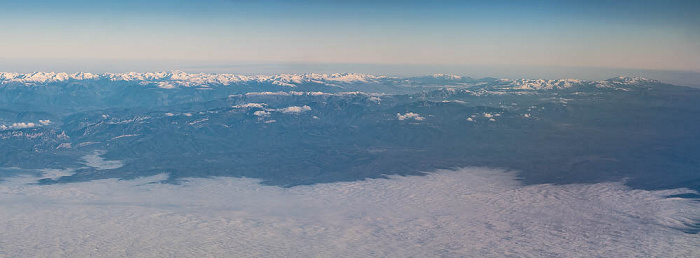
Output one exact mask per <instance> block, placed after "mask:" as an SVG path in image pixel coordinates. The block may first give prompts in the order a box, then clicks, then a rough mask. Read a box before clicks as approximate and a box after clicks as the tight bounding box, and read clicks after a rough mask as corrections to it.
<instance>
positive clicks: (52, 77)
mask: <svg viewBox="0 0 700 258" xmlns="http://www.w3.org/2000/svg"><path fill="white" fill-rule="evenodd" d="M102 80H106V81H111V82H120V81H121V82H135V83H139V84H142V85H155V86H157V87H159V88H163V89H174V88H178V87H209V86H228V85H237V84H250V83H263V84H271V85H277V86H288V87H296V86H297V85H300V84H305V83H312V84H321V85H327V86H338V85H343V84H381V83H385V84H394V85H413V84H416V83H419V84H430V83H431V82H433V83H434V80H440V81H441V83H450V82H452V83H459V84H461V85H462V86H478V85H484V84H489V85H490V86H492V87H493V88H499V89H513V90H552V89H563V88H572V87H576V86H594V87H598V88H614V87H617V86H630V85H638V84H645V83H658V81H655V80H649V79H645V78H641V77H617V78H612V79H608V80H603V81H585V80H577V79H516V80H512V79H499V80H492V79H488V78H485V79H474V78H471V77H463V76H457V75H447V74H434V75H432V76H422V77H407V78H399V77H390V76H377V75H369V74H356V73H334V74H315V73H306V74H279V75H237V74H208V73H185V72H182V71H171V72H146V73H139V72H128V73H103V74H92V73H83V72H79V73H72V74H71V73H62V72H58V73H57V72H34V73H24V74H22V73H10V72H0V85H5V84H10V83H20V84H24V85H27V86H31V85H39V84H50V83H61V82H81V81H82V82H97V81H102ZM443 86H450V85H443Z"/></svg>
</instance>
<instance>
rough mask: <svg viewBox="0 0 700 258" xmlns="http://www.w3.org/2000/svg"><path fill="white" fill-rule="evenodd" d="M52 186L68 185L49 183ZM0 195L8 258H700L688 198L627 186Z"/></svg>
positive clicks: (196, 185)
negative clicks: (686, 229)
mask: <svg viewBox="0 0 700 258" xmlns="http://www.w3.org/2000/svg"><path fill="white" fill-rule="evenodd" d="M49 172H50V173H48V172H47V175H46V176H47V177H56V176H57V175H62V174H61V173H62V172H57V171H49ZM36 179H37V178H31V177H17V178H11V179H9V180H6V181H4V182H3V183H0V206H1V207H2V209H0V256H4V255H6V256H9V257H15V256H17V257H47V256H68V257H96V256H99V257H114V256H139V257H153V256H161V257H162V256H186V257H203V256H207V257H209V256H213V257H232V256H235V257H310V256H321V257H373V256H388V257H408V256H415V257H430V256H447V257H459V256H466V257H484V256H486V257H489V256H498V257H502V256H516V257H523V256H546V257H551V256H557V257H558V256H569V257H570V256H605V257H631V256H644V257H649V256H659V257H679V256H686V257H697V256H698V255H700V236H699V235H693V234H685V233H682V232H681V231H679V230H677V229H675V228H681V227H684V225H685V224H687V223H691V222H692V221H693V220H692V219H695V218H698V216H700V203H698V202H693V201H690V200H687V199H680V198H665V196H667V195H670V194H677V193H684V192H687V191H686V190H667V191H643V190H632V189H629V188H627V187H625V186H624V185H622V184H621V183H600V184H589V185H532V186H523V185H521V184H519V183H518V181H517V180H515V174H514V173H513V172H504V171H499V170H491V169H480V168H467V169H461V170H458V171H438V172H436V173H432V174H429V175H428V176H424V177H420V176H411V177H392V178H391V179H371V180H367V181H361V182H344V183H332V184H320V185H312V186H299V187H293V188H289V189H283V188H279V187H272V186H263V185H260V184H258V181H256V180H253V179H239V178H210V179H191V180H189V181H188V182H185V183H184V184H182V185H169V184H158V183H152V182H157V181H159V180H163V179H166V176H165V175H160V176H155V177H150V178H141V179H137V180H131V181H119V180H116V179H109V180H99V181H93V182H84V183H73V184H61V185H50V186H40V185H26V184H25V183H27V182H32V181H33V180H36Z"/></svg>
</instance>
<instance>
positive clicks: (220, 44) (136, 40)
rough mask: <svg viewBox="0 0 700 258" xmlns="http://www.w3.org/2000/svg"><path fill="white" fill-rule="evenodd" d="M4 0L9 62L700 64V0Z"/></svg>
mask: <svg viewBox="0 0 700 258" xmlns="http://www.w3.org/2000/svg"><path fill="white" fill-rule="evenodd" d="M0 3H1V4H2V6H3V15H2V16H0V24H1V25H2V30H0V37H2V39H3V42H2V48H1V49H0V59H2V60H4V63H5V65H3V66H0V68H2V69H4V70H7V69H13V68H15V69H25V68H26V67H31V66H32V65H36V66H37V67H46V68H47V69H51V68H53V69H58V70H60V69H80V70H99V69H104V68H105V67H115V69H116V68H119V69H129V68H131V67H133V69H143V68H153V69H159V68H172V66H176V67H175V68H178V67H180V66H182V67H186V66H187V64H197V65H200V66H214V67H227V66H231V65H234V66H235V65H245V64H256V65H260V64H302V65H307V66H308V67H311V66H309V65H310V64H316V65H322V64H326V65H339V64H340V65H347V64H367V65H375V66H376V65H384V66H396V65H411V66H431V65H432V66H442V67H445V66H453V67H469V66H481V67H490V66H508V67H604V68H617V69H645V70H681V71H694V72H700V18H698V15H697V13H699V12H700V1H633V0H630V1H346V2H339V1H223V0H204V1H202V0H200V1H189V0H181V1H163V0H156V1H132V0H121V1H109V0H108V1H84V0H72V1H70V0H69V1H38V0H23V1H0ZM47 64H55V65H53V66H52V65H47ZM67 64H73V66H68V65H67ZM145 64H147V65H145ZM164 64H169V65H170V66H168V65H164ZM110 65H111V66H110ZM223 70H225V69H223Z"/></svg>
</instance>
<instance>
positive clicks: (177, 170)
mask: <svg viewBox="0 0 700 258" xmlns="http://www.w3.org/2000/svg"><path fill="white" fill-rule="evenodd" d="M699 99H700V90H698V89H693V88H687V87H681V86H675V85H669V84H664V83H661V82H658V81H654V80H647V79H643V78H627V77H620V78H613V79H609V80H605V81H581V80H572V79H567V80H500V79H493V78H483V79H474V78H469V77H460V76H451V75H434V76H424V77H411V78H395V77H387V76H374V75H362V74H332V75H321V74H303V75H276V76H240V75H230V74H187V73H183V72H164V73H126V74H100V75H97V74H86V73H79V74H63V73H32V74H14V73H0V157H2V159H0V206H1V207H2V209H0V256H9V257H15V256H19V257H43V256H69V257H95V256H100V257H104V256H145V257H151V256H194V257H199V256H219V257H230V256H237V257H241V256H244V257H245V256H295V257H308V256H324V257H332V256H357V257H367V256H392V257H406V256H419V257H420V256H450V257H453V256H468V257H474V256H508V255H513V256H608V257H626V256H661V257H677V256H690V257H693V256H698V255H700V248H699V246H700V235H699V234H698V231H700V224H699V222H700V202H698V201H697V197H698V195H697V192H696V191H697V190H699V189H700V174H699V173H698V172H700V171H698V168H700V163H699V162H700V122H698V120H697V119H696V118H697V117H700V105H698V104H697V103H698V100H699Z"/></svg>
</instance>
